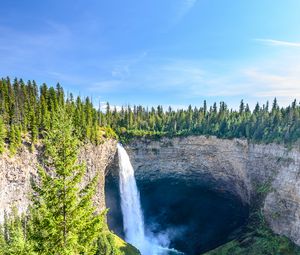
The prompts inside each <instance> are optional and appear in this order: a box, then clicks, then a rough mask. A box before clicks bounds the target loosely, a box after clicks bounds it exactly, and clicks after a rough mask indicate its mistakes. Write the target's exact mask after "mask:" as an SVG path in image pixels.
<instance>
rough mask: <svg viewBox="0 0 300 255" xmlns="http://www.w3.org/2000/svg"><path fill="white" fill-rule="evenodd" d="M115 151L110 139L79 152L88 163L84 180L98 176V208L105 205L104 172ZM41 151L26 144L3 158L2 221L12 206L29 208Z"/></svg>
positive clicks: (0, 174)
mask: <svg viewBox="0 0 300 255" xmlns="http://www.w3.org/2000/svg"><path fill="white" fill-rule="evenodd" d="M115 152H116V141H113V140H107V141H105V142H104V143H103V144H101V145H99V146H93V145H91V144H88V145H85V146H84V147H82V149H81V151H80V154H79V160H80V161H81V162H86V166H87V174H86V175H85V177H84V182H87V181H88V180H91V179H92V178H93V177H94V176H95V175H96V174H97V173H98V175H99V184H98V190H97V193H96V196H95V198H94V201H95V205H96V206H97V208H99V211H100V210H103V209H104V208H105V195H104V180H105V171H106V168H107V166H108V165H109V164H110V162H111V161H112V159H113V158H114V154H115ZM40 154H41V148H37V149H36V150H35V151H34V152H33V153H32V152H30V151H29V150H28V149H27V148H26V147H25V146H24V147H22V148H21V149H20V151H19V153H18V154H17V155H15V156H14V157H9V156H8V155H7V154H4V155H2V156H1V157H0V221H2V220H3V215H4V210H9V209H10V208H11V207H12V206H13V205H14V206H16V207H17V208H18V210H19V212H25V211H26V209H27V208H28V204H29V195H30V192H31V185H30V179H31V177H34V176H35V175H36V173H37V166H38V164H39V160H40V159H41V155H40ZM83 184H84V183H83Z"/></svg>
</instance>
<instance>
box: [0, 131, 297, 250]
mask: <svg viewBox="0 0 300 255" xmlns="http://www.w3.org/2000/svg"><path fill="white" fill-rule="evenodd" d="M126 149H127V151H128V153H129V155H130V158H131V161H132V164H133V166H134V168H135V171H136V177H137V178H138V179H146V180H147V179H148V180H159V179H163V178H165V177H166V178H169V177H172V178H180V179H183V180H186V182H187V183H190V184H191V185H192V184H193V182H198V183H199V182H202V183H204V184H205V185H207V186H209V187H210V188H212V189H216V190H218V191H219V192H224V193H226V192H229V193H230V194H233V195H235V196H237V197H239V198H240V199H241V200H242V201H243V202H244V203H247V204H251V202H252V199H253V198H254V197H255V195H256V194H257V193H258V192H261V191H265V193H266V197H265V200H264V204H263V211H264V214H265V216H266V219H267V221H268V222H269V224H270V227H271V228H272V229H273V231H274V232H275V233H278V234H282V235H285V236H287V237H289V238H290V239H291V240H293V241H294V242H295V243H297V244H298V245H300V152H299V151H298V150H296V149H292V150H288V149H286V148H284V147H283V146H280V145H275V144H270V145H254V144H248V143H247V142H246V141H243V140H238V139H235V140H222V139H217V138H214V137H210V138H206V137H203V136H190V137H186V138H172V139H167V138H164V139H160V140H159V141H150V140H146V139H137V140H134V141H132V142H131V143H130V144H129V145H127V147H126ZM115 152H116V141H106V142H105V143H104V144H102V145H100V146H97V147H95V146H92V145H87V146H85V147H84V148H82V150H81V153H80V160H82V161H86V163H87V169H88V172H87V175H86V176H85V180H89V179H91V178H93V176H94V175H95V174H96V172H97V173H99V186H98V187H99V188H98V192H97V195H96V197H95V203H96V204H97V207H98V208H99V209H100V210H101V209H103V208H104V207H105V200H104V178H105V171H107V170H106V169H107V166H108V165H109V164H110V163H111V162H112V160H113V158H114V156H115ZM39 153H40V150H36V151H35V152H34V153H30V152H29V151H28V150H26V149H25V148H24V149H23V150H22V151H21V152H20V153H19V154H18V155H16V156H15V157H13V158H9V157H8V156H7V155H3V156H1V157H0V220H1V219H3V213H4V209H8V208H9V207H10V206H11V205H13V204H15V205H16V206H17V207H18V208H19V211H21V212H23V211H25V210H26V208H27V207H28V194H29V193H30V177H31V176H34V175H36V169H37V164H38V159H39V158H40V157H39ZM114 163H116V157H115V162H114ZM114 168H115V167H114ZM115 174H117V173H115ZM266 191H267V192H266Z"/></svg>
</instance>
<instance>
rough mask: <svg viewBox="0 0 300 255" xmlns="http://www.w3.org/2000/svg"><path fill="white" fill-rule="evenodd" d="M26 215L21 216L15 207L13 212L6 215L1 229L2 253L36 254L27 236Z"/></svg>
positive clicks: (3, 254)
mask: <svg viewBox="0 0 300 255" xmlns="http://www.w3.org/2000/svg"><path fill="white" fill-rule="evenodd" d="M24 220H25V217H24V216H19V215H18V212H17V209H16V208H13V209H12V212H11V214H10V215H9V216H8V215H7V214H6V215H5V217H4V225H3V227H2V228H1V231H0V245H1V246H0V254H1V255H17V254H18V255H34V254H35V253H34V252H33V249H32V245H31V242H30V240H29V239H28V238H27V235H26V234H27V233H26V225H25V223H24Z"/></svg>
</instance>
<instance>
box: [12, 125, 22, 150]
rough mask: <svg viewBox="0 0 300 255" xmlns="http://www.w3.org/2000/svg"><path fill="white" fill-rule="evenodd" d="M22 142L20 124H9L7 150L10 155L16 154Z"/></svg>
mask: <svg viewBox="0 0 300 255" xmlns="http://www.w3.org/2000/svg"><path fill="white" fill-rule="evenodd" d="M21 144H22V136H21V126H18V125H14V124H13V125H11V126H10V132H9V151H10V153H11V155H14V154H16V152H17V150H18V148H19V147H20V146H21Z"/></svg>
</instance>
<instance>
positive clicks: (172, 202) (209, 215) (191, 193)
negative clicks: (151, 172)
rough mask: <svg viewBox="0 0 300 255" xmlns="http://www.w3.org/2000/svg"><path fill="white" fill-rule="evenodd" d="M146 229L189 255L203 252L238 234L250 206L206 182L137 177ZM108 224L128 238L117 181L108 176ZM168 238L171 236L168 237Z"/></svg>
mask: <svg viewBox="0 0 300 255" xmlns="http://www.w3.org/2000/svg"><path fill="white" fill-rule="evenodd" d="M137 184H138V188H139V190H140V194H141V203H142V209H143V213H144V218H145V225H146V228H147V229H148V230H149V231H151V232H152V233H154V234H159V233H160V234H161V235H162V239H163V240H165V239H169V240H170V246H169V247H172V248H175V249H176V250H179V251H182V252H184V253H185V254H190V255H194V254H197V255H199V254H201V253H202V252H205V251H208V250H211V249H213V248H215V247H217V246H219V245H221V244H223V243H225V242H227V241H228V240H230V239H231V238H234V237H235V235H237V230H238V229H239V228H240V227H241V226H242V225H243V224H244V223H245V221H246V219H247V216H248V209H247V208H246V207H244V206H243V205H242V204H241V203H240V202H239V201H238V200H237V199H234V198H233V197H230V196H228V195H225V194H223V193H217V192H214V191H211V190H209V189H207V187H204V185H202V184H199V185H198V184H195V183H194V184H193V185H190V184H189V183H186V182H185V181H180V180H178V179H177V180H173V179H161V180H158V181H155V182H149V181H139V180H137ZM106 204H107V207H109V208H110V211H109V213H108V223H109V225H110V227H111V229H112V230H113V231H114V232H115V233H117V234H119V235H120V236H122V237H124V233H123V229H122V213H121V208H120V197H119V190H118V183H117V180H115V179H113V178H112V177H110V176H107V178H106ZM166 237H167V238H166Z"/></svg>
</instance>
